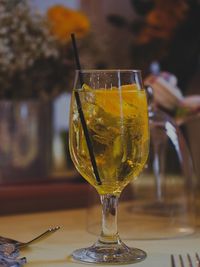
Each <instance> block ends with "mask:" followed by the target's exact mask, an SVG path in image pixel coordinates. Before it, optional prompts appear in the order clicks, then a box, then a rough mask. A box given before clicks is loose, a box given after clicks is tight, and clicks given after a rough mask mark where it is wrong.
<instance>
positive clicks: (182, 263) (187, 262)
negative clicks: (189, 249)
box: [171, 253, 200, 267]
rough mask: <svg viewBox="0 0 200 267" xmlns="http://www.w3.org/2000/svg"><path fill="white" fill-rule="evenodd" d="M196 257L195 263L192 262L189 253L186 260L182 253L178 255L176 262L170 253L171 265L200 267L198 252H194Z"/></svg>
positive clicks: (175, 266) (176, 266) (173, 266)
mask: <svg viewBox="0 0 200 267" xmlns="http://www.w3.org/2000/svg"><path fill="white" fill-rule="evenodd" d="M195 258H196V261H195V262H196V265H194V264H193V261H192V257H191V256H190V254H187V256H186V260H184V258H183V256H182V255H178V259H179V260H178V262H179V264H176V260H175V256H174V255H173V254H171V267H179V266H180V267H200V257H199V255H198V253H195Z"/></svg>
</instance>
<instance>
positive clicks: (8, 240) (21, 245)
mask: <svg viewBox="0 0 200 267" xmlns="http://www.w3.org/2000/svg"><path fill="white" fill-rule="evenodd" d="M59 229H60V226H56V227H53V228H49V229H48V230H46V231H45V232H43V233H42V234H40V235H38V236H36V237H35V238H33V239H31V240H29V241H27V242H21V241H18V240H15V239H11V238H7V237H2V236H0V244H2V245H3V244H8V243H10V244H14V245H15V246H16V247H17V248H24V247H27V246H28V245H30V244H32V243H34V242H36V241H39V240H42V239H45V238H47V237H48V236H49V235H51V234H53V233H55V232H56V231H57V230H59Z"/></svg>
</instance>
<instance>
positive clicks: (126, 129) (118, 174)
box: [70, 84, 149, 195]
mask: <svg viewBox="0 0 200 267" xmlns="http://www.w3.org/2000/svg"><path fill="white" fill-rule="evenodd" d="M78 92H79V96H80V99H81V103H82V110H83V113H84V117H85V120H86V123H87V128H88V132H89V135H90V139H91V143H92V147H93V152H94V156H95V159H96V163H97V168H98V172H99V176H100V179H101V185H99V184H98V183H97V181H96V178H95V176H94V172H93V168H92V165H91V161H90V157H89V153H88V148H87V144H86V141H85V136H84V133H83V130H82V125H81V122H80V119H79V114H78V111H77V107H76V104H75V97H74V95H72V108H71V115H70V124H71V125H70V152H71V156H72V160H73V162H74V164H75V166H76V168H77V169H78V171H79V172H80V173H81V175H82V176H83V177H84V178H85V179H86V180H87V181H88V182H89V183H90V184H91V185H93V186H94V187H95V188H96V189H97V191H98V193H99V194H101V195H102V194H114V195H119V194H120V193H121V191H122V189H123V188H124V187H125V186H126V185H127V184H128V183H129V182H130V181H131V180H132V179H133V178H135V177H137V175H138V174H139V173H140V172H141V170H142V169H143V167H144V164H145V162H146V160H147V156H148V145H149V140H148V138H149V137H148V136H149V132H148V131H149V130H148V116H147V102H146V95H145V91H144V90H137V88H136V85H134V84H132V85H124V86H122V87H121V88H120V89H118V88H116V87H113V88H111V89H96V90H94V89H90V88H89V87H88V86H86V85H85V86H84V87H83V88H82V89H80V90H78Z"/></svg>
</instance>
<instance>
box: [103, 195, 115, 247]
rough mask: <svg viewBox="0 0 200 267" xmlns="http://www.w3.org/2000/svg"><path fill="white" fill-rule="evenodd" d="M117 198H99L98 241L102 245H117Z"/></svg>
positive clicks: (111, 196) (105, 196) (112, 196)
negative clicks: (100, 212)
mask: <svg viewBox="0 0 200 267" xmlns="http://www.w3.org/2000/svg"><path fill="white" fill-rule="evenodd" d="M118 199H119V197H118V196H114V195H111V194H107V195H102V196H101V204H102V231H101V235H100V238H99V241H100V242H101V243H104V244H116V243H119V241H120V239H119V234H118V231H117V207H118Z"/></svg>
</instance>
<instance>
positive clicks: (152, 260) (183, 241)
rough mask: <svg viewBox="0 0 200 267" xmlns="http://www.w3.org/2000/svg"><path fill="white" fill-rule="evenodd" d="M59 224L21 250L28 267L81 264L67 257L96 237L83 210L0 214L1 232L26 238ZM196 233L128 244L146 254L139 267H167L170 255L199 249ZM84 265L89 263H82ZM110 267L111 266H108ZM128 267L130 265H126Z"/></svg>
mask: <svg viewBox="0 0 200 267" xmlns="http://www.w3.org/2000/svg"><path fill="white" fill-rule="evenodd" d="M56 225H60V226H61V229H60V230H59V231H57V232H56V233H54V234H53V235H52V236H50V237H49V238H48V239H46V240H42V241H41V242H39V243H36V244H33V245H31V246H30V247H28V248H27V249H24V250H22V251H21V256H26V257H27V260H28V263H27V265H26V266H27V267H33V266H37V267H44V266H45V267H51V266H52V267H64V266H74V267H76V266H81V265H80V264H78V263H72V262H71V260H70V258H69V256H70V254H71V252H72V251H73V250H74V249H76V248H81V247H86V246H89V245H91V244H92V243H93V242H95V241H96V239H97V236H95V235H93V234H90V233H88V231H87V230H86V210H84V209H81V210H66V211H55V212H44V213H34V214H33V213H32V214H23V215H12V216H2V217H0V234H1V235H3V236H8V237H12V238H15V239H18V240H21V241H26V240H29V239H31V238H32V237H34V236H35V235H37V234H38V233H41V232H43V231H44V230H45V229H47V228H49V227H50V226H56ZM199 236H200V235H199V232H198V231H197V232H195V234H193V235H190V236H187V237H183V238H178V239H166V240H127V241H126V243H127V245H129V246H133V247H137V248H140V249H143V250H145V251H146V252H147V254H148V256H147V259H145V260H144V261H143V262H140V263H137V264H135V265H136V266H138V267H169V266H170V254H171V253H174V254H175V255H178V254H182V255H186V253H190V254H191V255H192V256H194V253H195V252H200V238H199ZM85 266H91V265H89V264H88V265H87V264H85ZM109 266H111V265H109ZM115 266H116V265H115ZM127 266H129V265H127Z"/></svg>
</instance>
